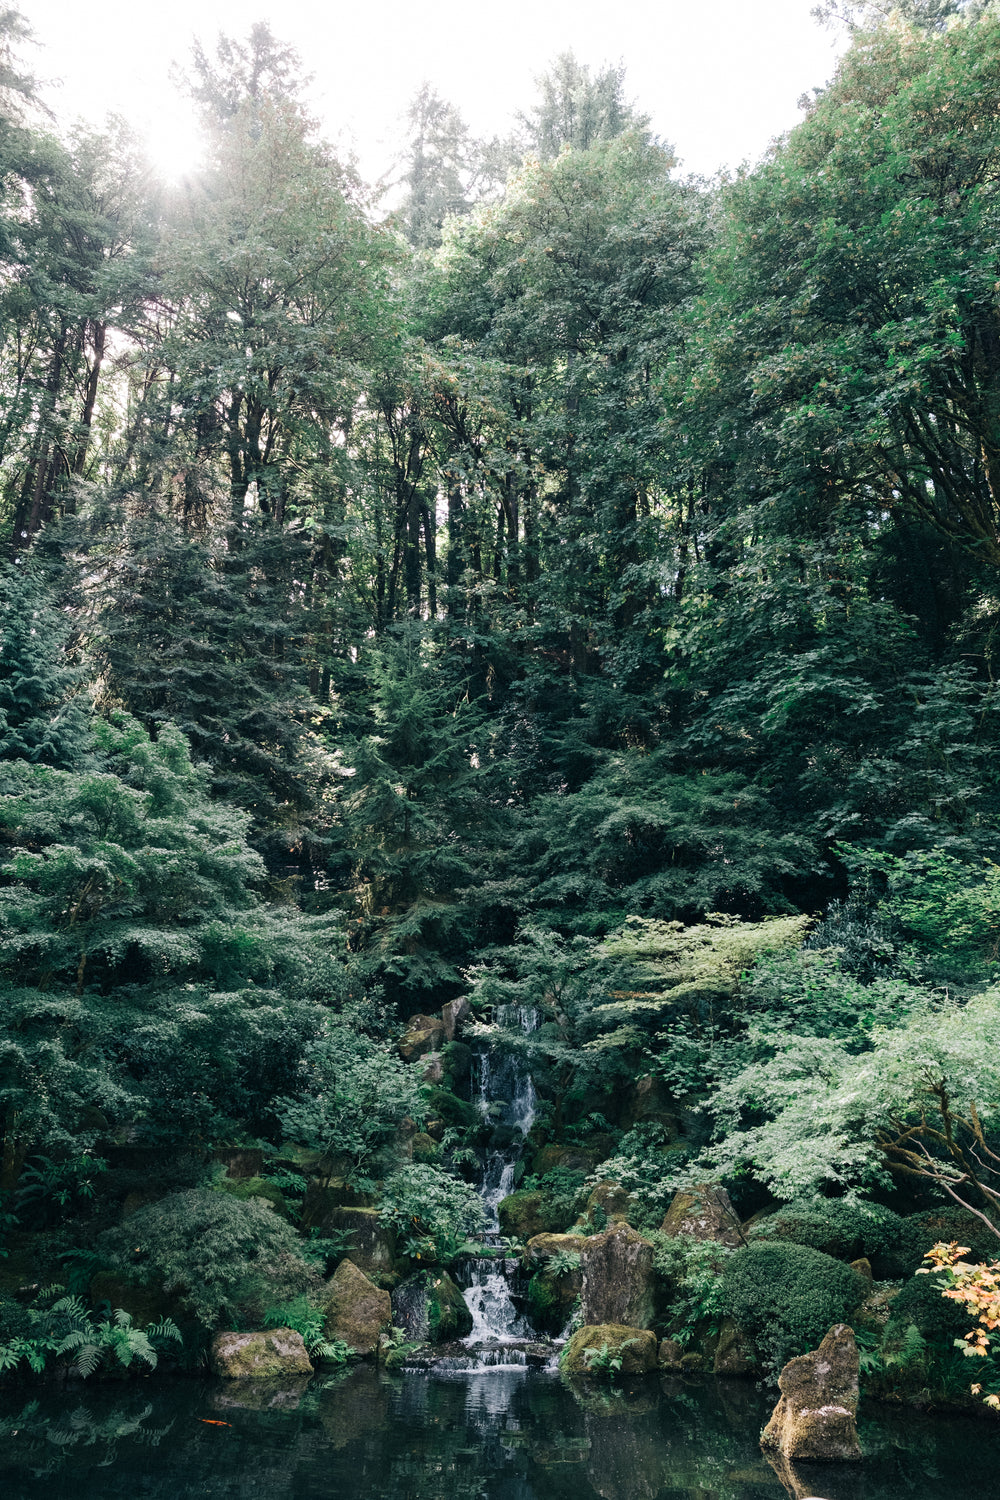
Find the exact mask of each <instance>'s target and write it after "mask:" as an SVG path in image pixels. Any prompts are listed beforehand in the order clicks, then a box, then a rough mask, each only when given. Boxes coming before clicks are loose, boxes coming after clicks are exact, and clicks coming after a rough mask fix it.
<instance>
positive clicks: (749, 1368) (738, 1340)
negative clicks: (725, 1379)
mask: <svg viewBox="0 0 1000 1500" xmlns="http://www.w3.org/2000/svg"><path fill="white" fill-rule="evenodd" d="M756 1370H757V1365H756V1361H755V1360H754V1355H753V1347H752V1345H751V1343H750V1340H749V1339H748V1338H747V1336H746V1334H745V1333H744V1332H743V1330H742V1328H741V1327H740V1326H739V1324H738V1323H737V1322H736V1321H735V1320H734V1319H733V1318H723V1320H722V1323H721V1325H720V1327H719V1342H718V1343H717V1344H716V1346H715V1357H714V1359H713V1361H712V1374H713V1375H741V1376H742V1375H753V1374H755V1373H756Z"/></svg>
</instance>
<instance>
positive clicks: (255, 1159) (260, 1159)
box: [213, 1146, 264, 1178]
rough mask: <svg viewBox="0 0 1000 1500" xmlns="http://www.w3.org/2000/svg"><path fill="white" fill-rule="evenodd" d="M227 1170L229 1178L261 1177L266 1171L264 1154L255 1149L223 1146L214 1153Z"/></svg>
mask: <svg viewBox="0 0 1000 1500" xmlns="http://www.w3.org/2000/svg"><path fill="white" fill-rule="evenodd" d="M213 1155H214V1157H215V1160H216V1161H218V1162H221V1163H222V1165H223V1166H224V1167H225V1169H226V1176H227V1177H236V1178H240V1177H260V1176H261V1175H262V1174H263V1171H264V1153H263V1151H261V1150H259V1149H256V1148H254V1147H242V1146H239V1147H226V1146H222V1147H220V1148H219V1150H218V1151H216V1152H214V1153H213Z"/></svg>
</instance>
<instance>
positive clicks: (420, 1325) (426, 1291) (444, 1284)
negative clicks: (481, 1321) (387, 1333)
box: [392, 1271, 472, 1344]
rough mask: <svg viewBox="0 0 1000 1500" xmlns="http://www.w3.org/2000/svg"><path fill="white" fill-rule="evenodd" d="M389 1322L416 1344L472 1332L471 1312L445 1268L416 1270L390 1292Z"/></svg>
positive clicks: (446, 1340)
mask: <svg viewBox="0 0 1000 1500" xmlns="http://www.w3.org/2000/svg"><path fill="white" fill-rule="evenodd" d="M392 1321H393V1323H394V1324H395V1326H396V1327H397V1328H402V1329H404V1330H405V1332H406V1336H407V1338H408V1339H409V1340H410V1341H411V1342H413V1343H418V1344H425V1343H427V1344H448V1343H451V1342H452V1341H453V1340H454V1339H462V1338H465V1336H466V1334H469V1333H471V1332H472V1314H471V1313H470V1311H469V1309H468V1307H467V1306H466V1302H465V1298H464V1297H463V1296H462V1293H461V1292H460V1291H459V1289H458V1287H457V1286H456V1285H455V1283H454V1282H453V1281H452V1279H451V1277H450V1276H449V1275H448V1273H447V1271H418V1272H417V1274H416V1275H415V1276H409V1277H407V1279H406V1281H403V1282H401V1283H400V1285H399V1286H397V1287H396V1288H395V1290H394V1291H393V1293H392Z"/></svg>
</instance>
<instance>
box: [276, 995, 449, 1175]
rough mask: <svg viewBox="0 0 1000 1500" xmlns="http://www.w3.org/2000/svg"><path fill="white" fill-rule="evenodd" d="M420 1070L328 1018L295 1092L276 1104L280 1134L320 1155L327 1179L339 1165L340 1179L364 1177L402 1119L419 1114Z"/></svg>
mask: <svg viewBox="0 0 1000 1500" xmlns="http://www.w3.org/2000/svg"><path fill="white" fill-rule="evenodd" d="M420 1071H421V1070H420V1069H419V1068H414V1067H412V1066H409V1065H408V1064H406V1063H404V1062H402V1061H401V1059H400V1057H399V1054H398V1053H397V1052H396V1050H395V1048H394V1047H392V1046H391V1045H390V1044H389V1043H386V1042H379V1041H376V1040H375V1039H374V1038H373V1037H371V1036H368V1035H366V1034H365V1033H364V1032H361V1031H358V1030H357V1029H356V1028H355V1027H354V1026H352V1025H349V1024H345V1023H344V1022H342V1021H333V1020H329V1021H327V1022H326V1023H325V1025H324V1026H323V1029H322V1031H321V1033H320V1035H319V1036H317V1037H316V1038H315V1040H313V1041H312V1042H310V1043H309V1045H308V1046H307V1048H306V1049H305V1058H304V1072H305V1077H304V1079H302V1080H299V1081H298V1082H299V1088H298V1092H297V1093H296V1094H295V1095H288V1096H286V1097H284V1098H282V1099H279V1100H278V1101H277V1104H276V1108H277V1111H278V1118H279V1120H280V1122H281V1128H282V1132H283V1133H284V1135H285V1137H286V1138H287V1139H289V1140H293V1141H298V1142H300V1143H301V1144H302V1145H304V1146H309V1147H312V1148H313V1149H315V1150H318V1151H320V1152H322V1160H323V1166H324V1168H325V1171H326V1173H327V1175H328V1176H332V1175H333V1172H334V1167H335V1166H336V1165H338V1164H340V1165H343V1164H345V1163H346V1171H345V1172H344V1174H343V1175H346V1176H349V1177H350V1176H355V1177H357V1176H358V1175H365V1174H369V1175H370V1174H371V1172H372V1169H373V1163H374V1158H375V1156H376V1154H377V1153H378V1151H379V1150H380V1149H381V1148H382V1147H383V1146H385V1145H386V1144H387V1143H388V1142H390V1141H391V1140H393V1138H394V1137H395V1134H396V1132H397V1130H398V1129H399V1126H400V1125H401V1123H402V1121H403V1119H404V1118H405V1117H406V1116H407V1115H420V1114H422V1109H421V1103H422V1098H421V1090H420Z"/></svg>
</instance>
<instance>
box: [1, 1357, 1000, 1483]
mask: <svg viewBox="0 0 1000 1500" xmlns="http://www.w3.org/2000/svg"><path fill="white" fill-rule="evenodd" d="M768 1407H769V1402H768V1400H767V1398H766V1397H763V1396H762V1395H760V1394H759V1393H758V1392H757V1391H755V1390H754V1389H753V1388H752V1387H750V1386H748V1385H746V1384H743V1383H740V1382H735V1381H733V1382H728V1383H725V1382H720V1383H719V1384H718V1385H713V1384H708V1385H705V1386H698V1385H693V1384H685V1383H682V1382H680V1381H666V1380H664V1381H662V1382H659V1381H656V1380H651V1381H646V1382H636V1383H635V1385H634V1386H632V1387H628V1388H625V1389H623V1390H614V1391H607V1390H595V1389H588V1390H583V1391H578V1392H575V1391H572V1390H570V1389H569V1388H567V1387H566V1386H565V1385H563V1384H562V1383H561V1381H560V1380H559V1379H558V1377H556V1376H553V1375H550V1374H544V1373H539V1372H537V1371H534V1370H528V1369H516V1370H488V1371H483V1372H481V1373H479V1374H464V1375H463V1374H460V1373H459V1372H455V1371H452V1372H451V1373H450V1374H449V1375H447V1377H445V1378H436V1377H434V1376H433V1375H431V1376H427V1375H409V1376H402V1377H400V1376H386V1375H382V1374H380V1373H378V1372H377V1371H374V1370H371V1369H359V1370H354V1371H351V1372H350V1373H348V1374H345V1375H343V1376H339V1375H338V1376H335V1377H331V1378H318V1379H314V1380H312V1381H306V1382H297V1383H296V1382H291V1383H288V1382H286V1383H284V1384H278V1385H266V1384H264V1385H262V1384H259V1383H254V1382H248V1383H243V1382H240V1383H236V1382H231V1383H227V1384H212V1385H201V1384H200V1383H197V1382H178V1383H176V1384H165V1383H160V1384H155V1385H153V1384H144V1385H142V1386H138V1387H135V1386H133V1387H124V1388H123V1387H122V1386H116V1387H103V1388H101V1387H94V1386H88V1387H86V1388H85V1390H84V1392H82V1393H81V1392H80V1391H79V1390H78V1389H73V1390H69V1389H63V1390H61V1391H60V1390H55V1389H46V1390H44V1391H41V1392H40V1393H39V1394H38V1395H36V1396H34V1397H33V1398H32V1399H31V1400H25V1399H20V1400H19V1399H17V1398H15V1397H14V1396H13V1395H12V1394H11V1393H10V1392H8V1393H7V1394H6V1396H5V1397H4V1399H3V1400H2V1402H0V1492H2V1494H3V1495H4V1497H5V1500H41V1497H43V1496H44V1497H45V1500H62V1497H67V1500H68V1497H72V1500H98V1497H100V1500H124V1497H126V1496H127V1497H128V1500H168V1497H169V1500H195V1497H197V1500H237V1497H239V1500H248V1497H249V1500H314V1497H315V1500H318V1497H320V1496H323V1497H324V1500H328V1497H330V1496H340V1495H350V1496H352V1497H357V1500H597V1497H601V1500H784V1497H785V1496H793V1497H795V1500H804V1497H806V1496H822V1497H824V1500H960V1497H961V1500H967V1496H968V1494H969V1492H970V1488H972V1485H971V1484H970V1476H974V1475H979V1476H986V1475H988V1474H990V1473H992V1471H993V1460H994V1455H995V1451H996V1438H997V1434H998V1428H997V1426H996V1425H995V1423H992V1422H990V1421H983V1422H976V1421H971V1420H969V1419H955V1418H941V1417H924V1418H922V1417H919V1416H917V1415H916V1414H913V1413H901V1412H893V1411H888V1410H884V1411H879V1410H877V1409H876V1410H875V1411H874V1412H873V1413H869V1414H868V1416H867V1418H866V1420H865V1421H864V1423H863V1425H862V1442H863V1445H864V1447H865V1452H866V1455H867V1456H866V1460H865V1462H864V1463H862V1464H860V1465H815V1464H813V1465H809V1466H806V1465H797V1466H795V1467H794V1468H793V1467H791V1466H789V1465H787V1464H783V1463H781V1462H778V1463H775V1464H772V1463H769V1462H768V1461H766V1460H765V1458H764V1457H763V1455H762V1454H761V1451H760V1448H759V1447H758V1442H757V1439H758V1434H759V1432H760V1428H761V1426H762V1424H763V1421H764V1420H765V1418H766V1416H767V1413H768ZM977 1488H979V1489H980V1490H981V1491H982V1492H983V1493H985V1492H986V1491H985V1489H984V1487H983V1483H980V1484H979V1485H978V1486H977Z"/></svg>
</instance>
